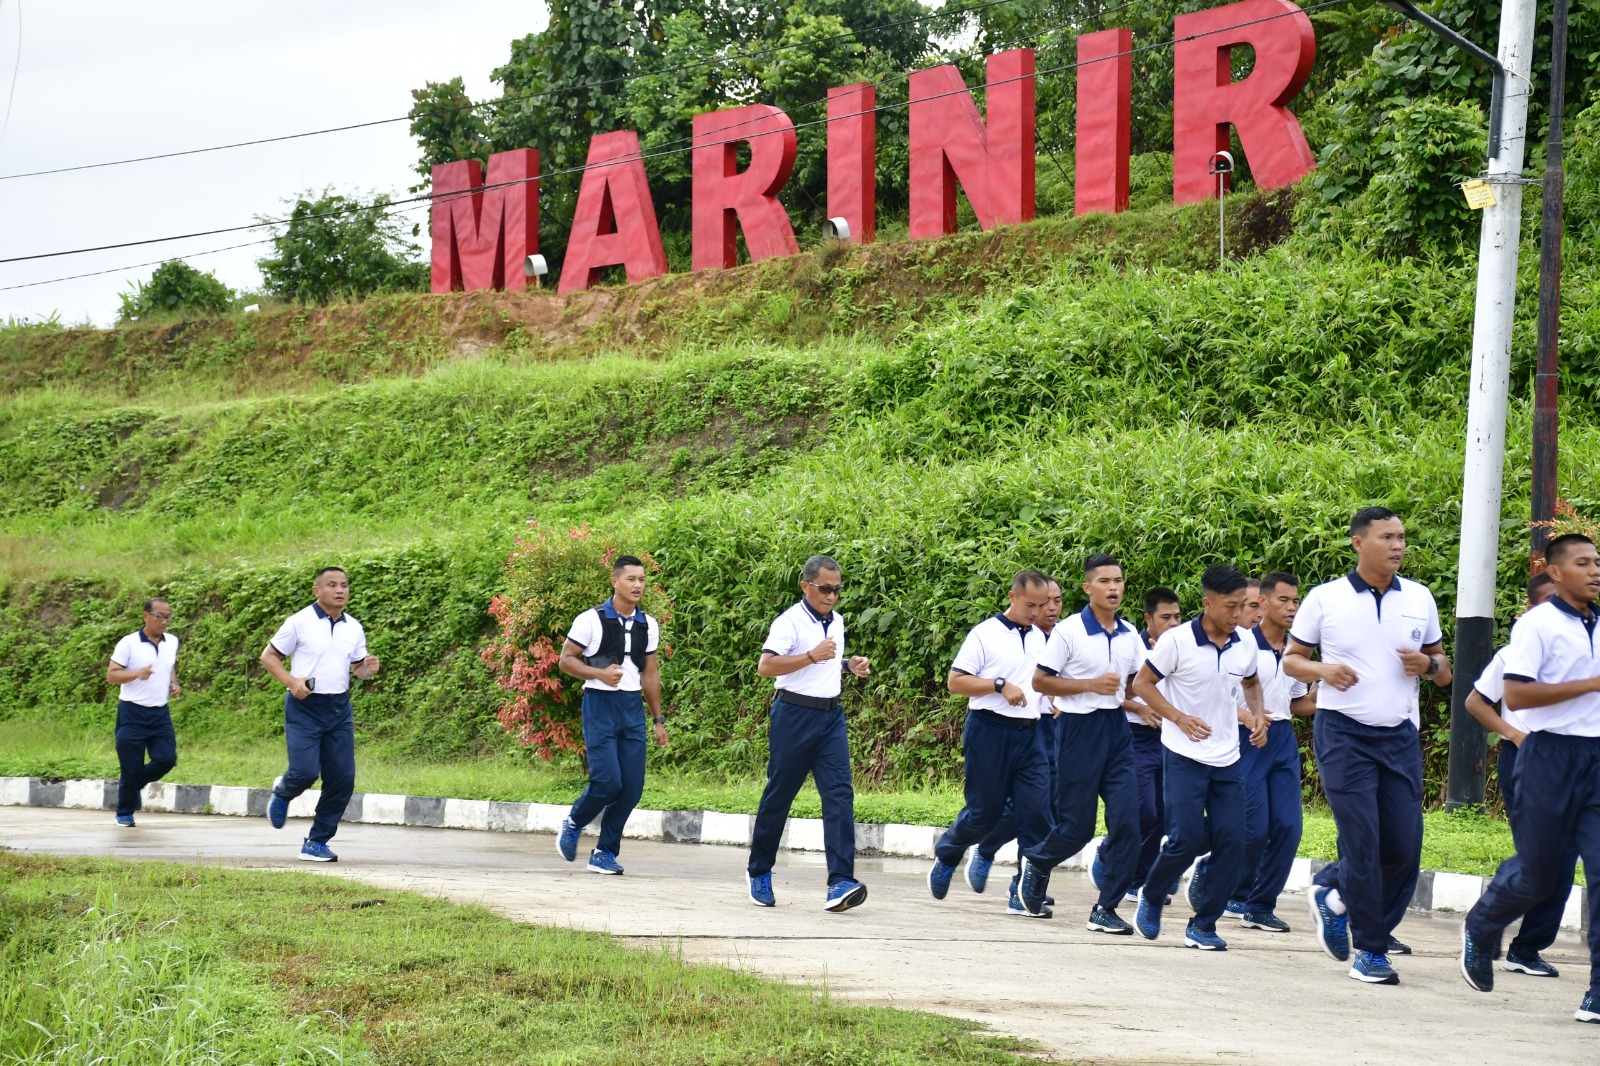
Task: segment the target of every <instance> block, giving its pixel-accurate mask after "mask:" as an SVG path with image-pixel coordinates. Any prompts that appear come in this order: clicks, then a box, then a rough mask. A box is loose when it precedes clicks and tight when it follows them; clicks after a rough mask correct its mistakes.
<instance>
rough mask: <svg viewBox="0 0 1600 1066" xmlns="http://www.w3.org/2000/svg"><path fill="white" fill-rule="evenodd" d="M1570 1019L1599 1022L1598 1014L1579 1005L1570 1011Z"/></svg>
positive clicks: (1599, 1015)
mask: <svg viewBox="0 0 1600 1066" xmlns="http://www.w3.org/2000/svg"><path fill="white" fill-rule="evenodd" d="M1572 1020H1573V1021H1575V1022H1589V1023H1590V1024H1594V1023H1596V1022H1600V1014H1596V1013H1595V1012H1594V1011H1592V1010H1584V1009H1583V1008H1582V1007H1579V1008H1578V1009H1577V1010H1575V1011H1573V1012H1572Z"/></svg>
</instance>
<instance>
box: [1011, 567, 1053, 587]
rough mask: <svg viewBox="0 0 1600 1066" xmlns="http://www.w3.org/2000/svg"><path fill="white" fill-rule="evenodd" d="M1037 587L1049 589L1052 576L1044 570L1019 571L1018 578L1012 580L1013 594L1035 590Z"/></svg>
mask: <svg viewBox="0 0 1600 1066" xmlns="http://www.w3.org/2000/svg"><path fill="white" fill-rule="evenodd" d="M1035 585H1037V586H1039V587H1040V588H1049V587H1050V575H1049V574H1046V573H1044V572H1043V571H1042V570H1018V571H1017V576H1016V577H1014V578H1012V579H1011V591H1012V592H1023V591H1025V590H1027V589H1030V588H1033V587H1034V586H1035Z"/></svg>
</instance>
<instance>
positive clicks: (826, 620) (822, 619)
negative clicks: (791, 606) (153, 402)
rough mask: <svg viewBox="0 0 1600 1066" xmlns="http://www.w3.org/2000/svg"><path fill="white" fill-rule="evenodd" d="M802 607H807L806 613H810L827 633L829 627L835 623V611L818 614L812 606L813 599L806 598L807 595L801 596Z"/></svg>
mask: <svg viewBox="0 0 1600 1066" xmlns="http://www.w3.org/2000/svg"><path fill="white" fill-rule="evenodd" d="M800 607H803V608H805V613H806V615H810V616H811V618H813V619H814V621H816V624H818V626H821V627H822V632H824V634H827V627H829V626H830V624H832V623H834V611H829V613H827V615H818V613H816V610H814V608H813V607H811V600H808V599H805V597H800Z"/></svg>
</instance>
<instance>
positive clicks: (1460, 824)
mask: <svg viewBox="0 0 1600 1066" xmlns="http://www.w3.org/2000/svg"><path fill="white" fill-rule="evenodd" d="M178 756H179V761H178V767H177V769H176V770H174V771H173V772H172V773H171V774H170V775H168V777H167V780H169V781H173V782H180V783H185V784H196V785H249V786H253V787H256V788H261V787H264V786H265V784H266V783H267V782H270V781H271V780H272V778H273V777H274V776H275V775H277V774H279V773H281V772H282V771H283V765H284V754H283V748H282V746H281V744H279V743H275V742H268V741H245V740H234V741H229V742H226V743H219V742H216V741H208V740H204V739H202V740H199V741H194V742H190V741H184V742H183V743H181V744H180V747H179V751H178ZM0 776H9V777H116V776H117V760H116V753H115V751H114V750H113V748H112V744H111V737H110V735H109V734H104V735H102V734H100V733H84V732H78V731H74V730H71V729H68V728H65V727H63V726H60V725H57V724H53V723H48V722H39V721H14V722H10V723H7V728H6V729H5V731H4V733H3V735H0ZM763 784H764V781H763V780H761V779H760V778H756V777H749V778H743V779H733V780H717V779H712V778H706V777H702V776H696V775H693V774H686V773H684V772H682V771H678V770H672V769H667V770H660V769H653V770H651V772H650V773H649V774H648V775H647V776H646V778H645V790H644V798H643V799H642V800H641V801H640V803H639V805H640V806H641V807H644V808H647V809H651V810H712V811H723V812H725V813H729V814H754V813H755V811H756V805H757V804H758V803H759V802H760V800H761V789H762V786H763ZM356 787H357V788H358V789H360V790H361V791H363V792H384V793H393V794H398V795H407V796H447V797H451V798H457V799H492V800H508V801H521V802H532V803H563V804H564V803H571V802H572V800H573V798H574V797H575V796H576V795H577V794H578V792H579V791H580V790H581V789H582V788H583V776H582V771H581V770H580V769H579V768H578V767H577V766H576V765H575V764H574V763H572V762H571V761H568V762H564V763H563V762H553V763H544V762H540V761H538V760H537V759H529V758H526V757H525V756H524V755H522V754H520V753H514V752H513V753H504V754H499V755H493V756H488V757H485V758H481V759H462V760H452V761H448V762H427V761H422V760H418V759H415V758H409V757H406V756H403V755H395V754H391V753H386V752H385V751H384V750H383V749H382V748H381V747H379V748H378V749H377V750H376V751H373V750H368V749H367V748H366V747H362V748H360V749H358V753H357V779H356ZM961 806H962V798H961V789H960V785H959V784H956V785H948V784H947V785H939V786H924V787H921V788H915V789H912V788H902V789H877V788H872V787H869V786H859V787H858V788H857V791H856V820H857V821H859V822H869V823H884V822H899V823H907V824H911V825H946V824H948V823H949V822H951V821H953V820H954V819H955V816H956V815H957V814H958V813H960V810H961ZM791 813H792V814H793V815H794V817H797V818H816V817H818V816H820V815H821V813H822V805H821V801H820V800H819V798H818V796H817V793H816V789H815V788H813V787H812V786H811V784H810V783H809V782H808V783H807V784H806V787H805V788H804V789H803V790H802V791H801V793H800V795H799V797H797V798H796V800H795V804H794V808H793V810H792V812H791ZM1423 821H1424V825H1425V829H1424V832H1423V838H1422V849H1423V850H1422V865H1423V868H1424V869H1428V870H1444V871H1448V872H1450V873H1461V874H1475V875H1479V876H1488V875H1490V874H1493V873H1494V871H1495V868H1496V867H1497V866H1498V865H1499V864H1500V860H1502V859H1504V858H1505V857H1506V856H1507V855H1510V854H1511V853H1512V851H1513V847H1512V843H1511V829H1510V827H1509V826H1508V825H1507V824H1506V822H1505V819H1504V818H1501V817H1499V816H1497V815H1490V814H1482V813H1478V812H1475V811H1458V812H1454V813H1446V812H1444V811H1429V812H1427V813H1425V814H1424V815H1423ZM1099 831H1100V832H1102V833H1103V832H1104V831H1105V825H1104V823H1102V824H1101V825H1100V827H1099ZM1300 854H1301V855H1302V856H1305V857H1306V858H1311V859H1333V858H1336V857H1337V855H1338V849H1337V846H1336V843H1335V833H1334V826H1333V816H1332V814H1331V813H1330V812H1329V811H1328V809H1327V808H1326V807H1324V806H1322V805H1321V804H1319V803H1314V804H1312V805H1311V806H1310V807H1309V808H1308V810H1307V811H1306V825H1305V835H1304V836H1303V838H1302V839H1301V842H1300Z"/></svg>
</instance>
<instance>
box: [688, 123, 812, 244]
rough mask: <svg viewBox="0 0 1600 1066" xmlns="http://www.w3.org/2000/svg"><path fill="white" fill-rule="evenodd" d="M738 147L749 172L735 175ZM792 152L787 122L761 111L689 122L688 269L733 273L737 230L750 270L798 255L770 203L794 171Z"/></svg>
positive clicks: (779, 207) (782, 214)
mask: <svg viewBox="0 0 1600 1066" xmlns="http://www.w3.org/2000/svg"><path fill="white" fill-rule="evenodd" d="M741 141H742V142H746V143H748V144H749V145H750V165H749V166H748V167H746V168H745V169H744V170H743V171H742V172H741V171H740V170H739V159H738V152H737V149H738V147H739V143H740V142H741ZM796 147H797V142H796V140H795V135H794V123H793V122H790V121H789V116H788V115H786V114H784V113H783V112H782V111H780V110H778V109H777V108H775V107H772V106H770V105H768V104H751V105H750V106H748V107H730V108H726V109H724V110H722V111H708V112H706V113H705V114H703V115H696V116H695V117H694V148H693V154H692V156H691V167H692V168H693V178H692V181H691V189H690V194H691V197H692V200H691V204H690V213H691V215H692V220H693V221H692V225H693V242H692V243H693V253H692V255H691V256H690V258H691V261H692V262H691V265H692V266H693V268H694V269H695V270H715V269H717V268H718V267H731V266H733V265H734V263H736V262H737V261H738V260H737V257H736V255H737V249H736V246H735V244H734V237H735V233H736V230H737V229H739V228H742V229H743V230H744V244H745V247H746V248H748V249H749V250H750V261H751V262H752V263H758V262H760V261H761V260H763V259H771V258H774V257H775V256H782V255H794V254H795V253H796V252H798V251H799V250H800V245H799V244H797V243H796V242H795V239H794V227H793V226H791V225H790V224H789V212H787V211H785V210H784V209H783V204H781V203H779V202H778V190H779V189H782V188H783V184H784V182H786V181H788V180H789V174H790V173H791V172H792V171H793V170H794V157H795V149H796ZM736 220H737V221H736Z"/></svg>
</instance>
